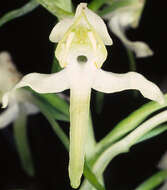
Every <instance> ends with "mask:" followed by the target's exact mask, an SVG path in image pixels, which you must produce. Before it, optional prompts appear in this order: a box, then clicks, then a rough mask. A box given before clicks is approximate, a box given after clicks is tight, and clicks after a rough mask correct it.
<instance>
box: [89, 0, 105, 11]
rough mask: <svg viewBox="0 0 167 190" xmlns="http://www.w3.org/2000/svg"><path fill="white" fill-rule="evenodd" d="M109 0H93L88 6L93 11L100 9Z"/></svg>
mask: <svg viewBox="0 0 167 190" xmlns="http://www.w3.org/2000/svg"><path fill="white" fill-rule="evenodd" d="M106 1H107V0H92V1H91V2H90V3H89V5H88V7H89V8H90V9H91V10H93V11H95V12H96V11H98V9H99V8H100V7H101V6H102V5H103V4H104V3H105V2H106Z"/></svg>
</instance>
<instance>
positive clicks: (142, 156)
mask: <svg viewBox="0 0 167 190" xmlns="http://www.w3.org/2000/svg"><path fill="white" fill-rule="evenodd" d="M25 2H28V1H25V0H13V1H11V0H5V1H3V3H2V2H1V4H0V17H1V16H2V15H3V14H4V13H6V12H7V11H9V10H12V9H15V8H18V7H20V6H22V5H23V4H24V3H25ZM79 2H80V1H75V2H74V3H75V4H77V3H79ZM55 23H56V20H55V17H53V16H52V15H51V14H50V13H48V12H47V11H46V10H45V9H44V8H42V7H38V8H37V9H36V10H34V11H33V12H31V13H29V14H28V15H26V16H24V17H21V18H18V19H15V20H13V21H11V22H9V23H7V24H5V25H4V26H3V27H1V28H0V51H3V50H7V51H9V52H10V53H11V55H12V57H13V60H14V62H15V63H16V64H17V67H18V69H19V70H20V71H21V72H22V73H23V74H27V73H30V72H40V73H49V72H50V70H51V63H52V58H53V44H52V43H51V42H49V40H48V36H49V34H50V31H51V30H52V28H53V26H54V24H55ZM127 35H128V37H129V38H130V39H132V40H142V41H145V42H146V43H148V44H149V45H150V47H151V48H152V49H153V51H154V56H153V57H149V58H145V59H137V71H138V72H139V73H142V74H143V75H144V76H146V77H147V78H148V79H150V80H151V81H153V82H155V83H156V84H157V85H159V86H160V87H161V89H162V90H163V91H164V92H165V91H166V88H167V82H166V81H167V78H166V73H167V70H166V42H167V37H166V7H165V5H163V3H162V2H158V1H151V0H148V1H147V3H146V6H145V9H144V13H143V16H142V19H141V22H140V26H139V28H138V29H137V30H128V32H127ZM111 37H112V39H113V42H114V44H113V46H112V47H110V48H108V49H110V50H109V56H108V60H107V61H106V63H104V66H103V68H104V69H105V70H108V71H112V72H117V73H124V72H127V71H128V70H129V63H128V58H127V55H126V51H125V49H124V47H123V46H122V43H121V42H120V41H119V40H118V39H117V38H116V37H115V36H114V35H113V34H112V33H111ZM94 96H95V92H93V93H92V101H91V107H92V113H93V122H94V126H95V127H94V129H95V134H96V138H97V140H100V139H101V138H102V137H104V135H106V134H107V133H108V132H109V131H110V130H111V129H112V127H113V126H114V125H115V124H116V123H118V121H120V120H122V119H123V118H124V117H125V116H127V115H128V114H129V113H131V112H132V111H133V110H135V109H136V108H138V107H139V106H140V105H142V104H143V103H146V102H148V100H147V99H144V98H142V96H141V95H138V97H137V98H135V97H134V96H133V93H132V91H126V92H121V93H115V94H110V95H105V101H104V107H103V110H102V114H100V115H98V114H97V113H95V111H94V110H95V99H94ZM63 129H64V130H65V131H66V132H67V133H68V125H67V124H63ZM27 131H28V136H29V141H30V146H31V150H32V154H33V159H34V165H35V168H36V178H34V179H31V178H30V177H28V176H27V175H26V174H25V173H24V171H23V170H22V169H21V166H20V161H19V157H18V155H17V152H16V150H15V145H14V141H13V137H12V125H11V126H9V127H8V128H6V129H4V130H1V131H0V190H6V189H11V188H13V189H14V188H16V187H27V188H28V189H34V188H32V187H31V186H32V185H30V184H33V186H35V189H40V190H52V189H61V190H64V189H71V188H70V185H69V179H68V171H67V169H68V153H67V152H66V150H65V149H64V147H63V145H62V144H61V142H60V141H59V139H58V138H57V136H56V135H55V134H54V132H53V131H52V129H51V127H50V126H49V124H48V122H47V121H46V119H45V118H44V117H43V116H42V115H41V114H38V115H37V116H30V117H29V119H28V128H27ZM166 150H167V133H163V134H162V135H160V136H158V137H156V138H153V139H152V140H149V141H146V142H144V143H141V144H138V145H136V146H135V147H132V149H131V151H130V153H127V154H122V155H119V156H117V157H116V158H115V159H114V160H113V161H112V162H111V164H110V165H109V167H108V168H107V170H106V172H105V181H106V186H107V190H110V189H115V190H133V189H134V188H135V187H136V186H137V185H138V184H140V183H141V182H142V181H144V180H145V179H146V178H148V177H149V176H151V175H152V174H153V173H155V172H156V171H157V167H156V166H157V164H158V161H159V160H160V158H161V156H162V155H163V153H164V152H165V151H166Z"/></svg>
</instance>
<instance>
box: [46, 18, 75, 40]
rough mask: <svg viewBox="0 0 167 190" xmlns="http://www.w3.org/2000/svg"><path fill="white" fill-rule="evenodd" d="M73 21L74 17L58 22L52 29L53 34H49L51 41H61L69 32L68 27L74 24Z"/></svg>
mask: <svg viewBox="0 0 167 190" xmlns="http://www.w3.org/2000/svg"><path fill="white" fill-rule="evenodd" d="M72 23H73V19H70V18H65V19H63V20H61V21H60V22H58V23H57V24H56V25H55V27H54V28H53V29H52V31H51V34H50V36H49V39H50V41H52V42H59V41H60V40H61V39H62V38H63V36H64V34H65V33H66V32H67V30H68V28H69V27H70V26H71V25H72Z"/></svg>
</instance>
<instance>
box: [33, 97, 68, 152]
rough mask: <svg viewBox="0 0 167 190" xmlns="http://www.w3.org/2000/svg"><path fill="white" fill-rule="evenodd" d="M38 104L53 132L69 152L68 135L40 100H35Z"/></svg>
mask: <svg viewBox="0 0 167 190" xmlns="http://www.w3.org/2000/svg"><path fill="white" fill-rule="evenodd" d="M35 102H36V104H37V105H38V107H39V109H40V111H41V112H42V114H43V115H44V116H45V117H46V118H47V120H48V121H49V123H50V125H51V126H52V128H53V130H54V131H55V132H56V134H57V136H58V138H59V139H60V140H61V142H62V143H63V144H64V146H65V148H66V149H67V150H69V140H68V137H67V135H66V134H65V133H64V131H63V130H62V129H61V127H60V126H59V124H58V123H57V122H56V120H55V119H54V118H53V117H52V115H51V114H50V113H49V111H48V110H47V109H45V106H44V104H42V103H41V102H40V101H39V100H37V99H35Z"/></svg>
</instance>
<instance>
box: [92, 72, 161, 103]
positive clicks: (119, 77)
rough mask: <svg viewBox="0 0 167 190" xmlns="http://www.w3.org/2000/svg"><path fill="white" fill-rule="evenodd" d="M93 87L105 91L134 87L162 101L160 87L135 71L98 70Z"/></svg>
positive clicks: (147, 96)
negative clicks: (114, 71)
mask: <svg viewBox="0 0 167 190" xmlns="http://www.w3.org/2000/svg"><path fill="white" fill-rule="evenodd" d="M93 88H94V89H95V90H98V91H101V92H105V93H114V92H120V91H122V90H130V89H135V90H139V91H140V92H141V94H142V95H143V96H144V97H146V98H148V99H151V100H154V101H157V102H159V103H160V104H163V103H164V97H163V94H162V92H161V91H160V89H159V88H158V87H157V86H156V85H155V84H154V83H152V82H150V81H149V80H147V79H146V78H144V77H143V76H142V75H141V74H139V73H135V72H129V73H126V74H115V73H111V72H106V71H102V70H98V72H97V75H96V79H95V81H94V84H93Z"/></svg>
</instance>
